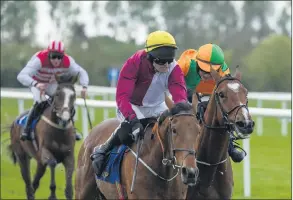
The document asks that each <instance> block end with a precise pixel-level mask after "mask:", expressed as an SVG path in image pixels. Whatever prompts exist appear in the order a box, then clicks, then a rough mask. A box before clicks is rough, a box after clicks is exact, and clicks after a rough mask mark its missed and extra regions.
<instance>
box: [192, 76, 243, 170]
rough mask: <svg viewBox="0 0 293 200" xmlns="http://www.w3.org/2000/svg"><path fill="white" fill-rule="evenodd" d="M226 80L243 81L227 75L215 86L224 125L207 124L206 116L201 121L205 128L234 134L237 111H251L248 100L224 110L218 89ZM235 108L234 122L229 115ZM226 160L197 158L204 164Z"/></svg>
mask: <svg viewBox="0 0 293 200" xmlns="http://www.w3.org/2000/svg"><path fill="white" fill-rule="evenodd" d="M226 80H236V81H238V82H239V83H240V84H242V83H241V81H240V80H239V79H237V78H235V77H232V76H225V77H224V78H223V79H221V80H220V81H218V83H217V84H216V87H215V89H214V95H213V96H214V97H215V102H216V104H217V105H218V106H219V108H220V110H221V113H222V121H223V124H224V125H222V126H212V125H208V124H206V122H205V120H204V117H202V118H201V121H202V123H203V125H204V127H205V128H207V129H216V130H224V131H223V132H220V134H223V133H228V134H232V133H233V131H237V130H236V129H235V123H236V122H235V121H236V116H237V113H238V111H239V110H240V109H241V108H245V109H247V112H249V111H248V107H247V105H248V100H247V101H246V104H243V105H237V106H235V107H233V108H232V109H230V110H229V111H225V110H224V108H223V106H222V104H221V103H220V97H219V93H218V92H217V89H218V87H219V85H220V84H221V83H223V82H224V81H226ZM216 109H217V107H216ZM235 110H236V112H235V118H234V119H235V120H234V121H233V122H231V121H229V120H228V116H229V115H230V114H231V113H232V112H233V111H235ZM226 161H227V158H225V159H224V160H222V161H220V162H218V163H213V164H210V163H207V162H204V161H200V160H196V162H197V163H199V164H203V165H206V166H217V165H219V164H222V163H225V162H226Z"/></svg>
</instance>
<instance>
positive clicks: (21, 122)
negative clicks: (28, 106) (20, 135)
mask: <svg viewBox="0 0 293 200" xmlns="http://www.w3.org/2000/svg"><path fill="white" fill-rule="evenodd" d="M52 101H53V99H49V100H48V101H44V102H41V103H40V105H38V106H39V109H40V111H39V112H38V113H37V114H36V113H33V116H32V117H33V120H32V123H31V124H30V130H31V137H32V139H34V138H35V133H34V130H35V128H36V125H37V123H38V121H39V120H40V118H41V115H42V113H43V112H44V110H45V109H46V108H48V107H49V106H50V105H51V102H52ZM28 113H29V111H25V112H24V113H23V114H21V115H20V116H19V117H18V118H17V119H16V124H17V125H19V126H21V127H24V126H25V124H26V121H27V119H28Z"/></svg>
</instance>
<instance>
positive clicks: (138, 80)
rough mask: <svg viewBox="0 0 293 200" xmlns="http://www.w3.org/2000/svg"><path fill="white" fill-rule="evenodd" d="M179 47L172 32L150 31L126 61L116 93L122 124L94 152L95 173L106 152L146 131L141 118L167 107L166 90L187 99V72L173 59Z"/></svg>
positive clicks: (177, 101) (100, 169)
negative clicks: (142, 47)
mask: <svg viewBox="0 0 293 200" xmlns="http://www.w3.org/2000/svg"><path fill="white" fill-rule="evenodd" d="M176 49H177V46H176V42H175V39H174V37H173V36H172V35H171V34H170V33H168V32H166V31H155V32H152V33H150V34H149V35H148V37H147V40H146V44H145V49H143V50H139V51H137V52H136V53H134V54H133V55H132V56H131V57H130V58H128V59H127V60H126V62H125V63H124V65H123V67H122V69H121V72H120V75H119V79H118V83H117V93H116V103H117V118H118V119H119V120H120V122H121V124H120V126H118V128H117V129H116V130H115V131H114V132H113V133H112V135H111V136H110V138H109V139H108V140H107V141H106V142H105V143H104V144H102V145H100V146H97V147H95V149H94V152H93V154H92V155H91V159H92V161H93V163H92V164H93V168H94V170H95V173H96V175H98V176H100V175H101V174H102V171H103V168H104V160H105V155H106V154H107V153H108V152H110V150H111V149H112V148H113V147H115V146H118V145H120V144H125V145H131V144H132V143H133V142H134V141H135V140H136V139H137V137H138V135H140V136H141V134H143V125H142V124H141V121H140V120H141V119H145V118H153V117H156V118H157V117H158V116H159V115H160V114H161V113H162V112H163V111H164V110H166V109H168V108H167V106H166V104H165V101H164V100H165V94H164V92H165V91H167V90H169V92H170V94H171V95H172V97H173V100H174V103H179V102H187V97H186V96H187V93H186V86H185V83H184V75H183V73H182V71H181V69H180V67H179V66H178V64H177V62H176V60H175V59H174V58H175V52H176Z"/></svg>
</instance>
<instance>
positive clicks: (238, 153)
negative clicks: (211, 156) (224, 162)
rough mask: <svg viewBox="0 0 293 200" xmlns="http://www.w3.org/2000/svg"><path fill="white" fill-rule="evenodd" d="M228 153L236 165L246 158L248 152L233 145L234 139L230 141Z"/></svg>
mask: <svg viewBox="0 0 293 200" xmlns="http://www.w3.org/2000/svg"><path fill="white" fill-rule="evenodd" d="M238 149H239V150H238ZM228 153H229V156H230V157H231V158H232V160H233V161H234V162H235V163H240V162H241V161H242V160H243V159H244V157H245V156H246V152H245V151H244V150H243V149H242V148H240V147H239V146H237V145H235V144H233V139H232V138H230V140H229V147H228Z"/></svg>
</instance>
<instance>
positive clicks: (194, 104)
mask: <svg viewBox="0 0 293 200" xmlns="http://www.w3.org/2000/svg"><path fill="white" fill-rule="evenodd" d="M197 104H198V97H197V95H196V93H195V92H194V93H193V95H192V109H193V112H194V114H196V113H197Z"/></svg>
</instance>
